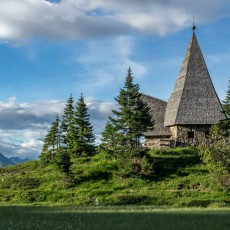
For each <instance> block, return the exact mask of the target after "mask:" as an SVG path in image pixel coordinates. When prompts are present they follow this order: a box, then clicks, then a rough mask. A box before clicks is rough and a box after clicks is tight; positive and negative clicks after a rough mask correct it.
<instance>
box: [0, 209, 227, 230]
mask: <svg viewBox="0 0 230 230" xmlns="http://www.w3.org/2000/svg"><path fill="white" fill-rule="evenodd" d="M0 229H2V230H7V229H15V230H16V229H17V230H21V229H23V230H24V229H41V230H44V229H49V230H50V229H62V230H65V229H77V230H78V229H79V230H80V229H85V230H86V229H89V230H101V229H108V230H110V229H111V230H112V229H122V230H123V229H132V230H135V229H136V230H141V229H146V230H149V229H157V230H163V229H164V230H166V229H167V230H168V229H170V230H174V229H175V230H180V229H186V230H207V229H208V230H212V229H213V230H214V229H216V230H220V229H221V230H227V229H230V209H201V208H183V209H170V208H160V209H159V208H154V207H151V206H147V207H146V206H118V207H76V206H53V207H47V206H44V207H42V206H38V207H34V206H29V207H28V206H24V207H23V206H21V207H20V206H11V207H9V206H5V207H4V206H3V207H1V208H0Z"/></svg>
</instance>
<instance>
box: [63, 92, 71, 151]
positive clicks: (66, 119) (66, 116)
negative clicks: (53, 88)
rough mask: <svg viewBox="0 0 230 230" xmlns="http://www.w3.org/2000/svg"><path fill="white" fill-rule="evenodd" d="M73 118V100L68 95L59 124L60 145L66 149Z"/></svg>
mask: <svg viewBox="0 0 230 230" xmlns="http://www.w3.org/2000/svg"><path fill="white" fill-rule="evenodd" d="M73 116H74V99H73V95H72V94H70V97H69V99H68V100H67V102H66V106H65V108H64V112H63V115H62V122H61V143H62V145H64V146H66V145H67V147H68V143H67V139H68V135H70V134H69V130H70V127H71V126H72V121H73Z"/></svg>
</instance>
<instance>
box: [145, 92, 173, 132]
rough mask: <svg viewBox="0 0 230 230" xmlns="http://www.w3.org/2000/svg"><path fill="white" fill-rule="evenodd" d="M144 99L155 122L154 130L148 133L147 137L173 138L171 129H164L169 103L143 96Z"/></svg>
mask: <svg viewBox="0 0 230 230" xmlns="http://www.w3.org/2000/svg"><path fill="white" fill-rule="evenodd" d="M142 99H143V101H144V102H146V103H147V104H148V106H149V107H150V114H151V115H152V120H153V121H155V125H154V129H153V130H152V131H149V132H146V133H145V134H144V135H145V136H171V135H172V134H171V132H170V130H169V128H167V127H164V116H165V109H166V105H167V102H165V101H162V100H160V99H157V98H155V97H151V96H149V95H145V94H142Z"/></svg>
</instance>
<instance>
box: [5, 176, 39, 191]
mask: <svg viewBox="0 0 230 230" xmlns="http://www.w3.org/2000/svg"><path fill="white" fill-rule="evenodd" d="M39 185H40V180H39V179H37V178H30V177H25V178H14V177H10V178H7V179H5V180H4V181H3V182H2V183H1V188H2V189H9V188H11V189H15V190H20V189H23V190H28V189H35V188H38V187H39Z"/></svg>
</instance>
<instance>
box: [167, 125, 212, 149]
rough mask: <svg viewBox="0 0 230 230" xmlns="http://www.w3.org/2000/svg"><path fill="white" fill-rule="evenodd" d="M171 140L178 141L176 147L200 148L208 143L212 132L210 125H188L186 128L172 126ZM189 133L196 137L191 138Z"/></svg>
mask: <svg viewBox="0 0 230 230" xmlns="http://www.w3.org/2000/svg"><path fill="white" fill-rule="evenodd" d="M170 130H171V132H172V137H171V139H172V140H174V141H176V146H187V145H192V146H198V145H200V144H201V145H203V144H205V143H207V141H208V139H207V135H208V133H209V130H210V125H186V126H172V127H170ZM189 132H190V133H191V135H194V137H189Z"/></svg>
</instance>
